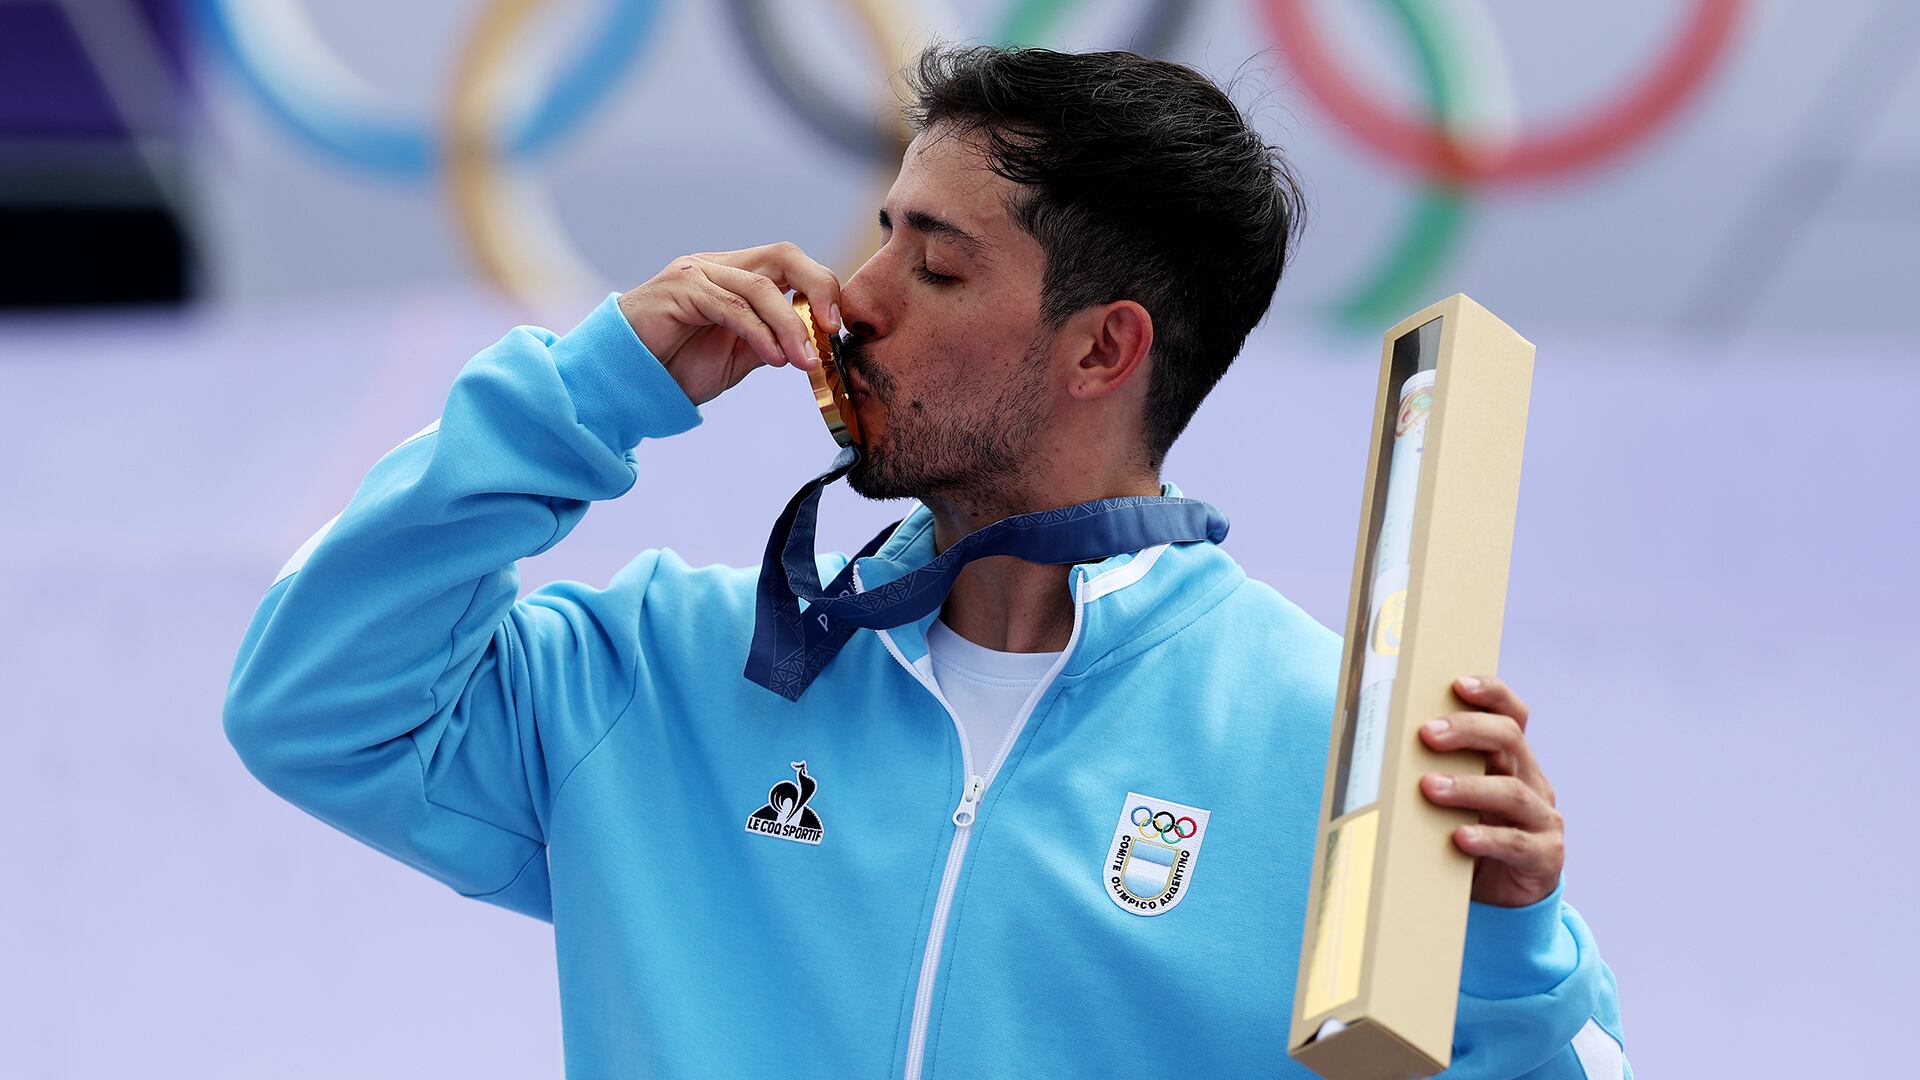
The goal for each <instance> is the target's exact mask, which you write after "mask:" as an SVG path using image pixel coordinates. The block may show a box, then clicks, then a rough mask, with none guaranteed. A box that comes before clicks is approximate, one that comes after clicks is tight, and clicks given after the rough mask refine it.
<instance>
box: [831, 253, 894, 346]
mask: <svg viewBox="0 0 1920 1080" xmlns="http://www.w3.org/2000/svg"><path fill="white" fill-rule="evenodd" d="M884 252H885V249H884V248H882V249H881V250H880V251H876V252H874V253H873V254H872V255H870V256H868V257H867V261H866V262H865V263H864V264H862V265H861V267H860V269H858V270H856V271H854V274H853V276H852V277H850V278H848V279H847V280H846V281H845V282H844V283H842V284H841V286H840V322H841V324H842V325H844V326H845V327H846V328H847V332H848V333H850V334H852V335H853V336H854V337H857V338H860V339H861V340H863V341H871V340H873V339H874V338H880V337H885V336H886V335H887V333H888V332H890V331H891V330H892V329H893V309H894V306H895V303H896V302H895V300H894V299H893V298H892V297H891V296H889V295H887V293H886V290H885V289H884V288H882V287H881V284H880V283H881V281H882V280H883V275H884V270H885V266H886V260H885V257H884Z"/></svg>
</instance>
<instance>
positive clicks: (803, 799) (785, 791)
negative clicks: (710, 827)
mask: <svg viewBox="0 0 1920 1080" xmlns="http://www.w3.org/2000/svg"><path fill="white" fill-rule="evenodd" d="M787 767H788V768H790V769H792V770H793V779H791V780H782V781H780V782H779V783H777V784H775V785H773V787H772V788H771V789H769V790H768V791H767V804H766V805H765V806H762V807H761V808H760V809H758V810H755V811H754V812H753V813H752V814H751V815H750V816H748V818H747V831H748V832H750V833H759V834H761V835H762V836H771V837H774V838H776V839H780V840H791V841H793V842H794V843H796V844H818V843H819V842H820V837H821V835H822V833H823V830H822V829H821V827H820V815H819V814H817V813H815V812H814V810H813V807H811V806H809V805H807V804H808V803H810V802H812V801H813V793H814V792H815V791H817V790H819V787H820V782H819V781H818V780H815V779H814V778H813V777H811V776H808V775H807V763H806V762H804V761H790V762H788V763H787Z"/></svg>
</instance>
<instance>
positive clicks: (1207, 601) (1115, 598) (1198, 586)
mask: <svg viewBox="0 0 1920 1080" xmlns="http://www.w3.org/2000/svg"><path fill="white" fill-rule="evenodd" d="M1160 492H1161V494H1162V495H1169V496H1178V495H1180V489H1179V488H1178V487H1176V486H1174V485H1173V484H1172V483H1168V482H1162V484H1161V485H1160ZM934 555H935V551H934V546H933V512H932V511H931V510H929V509H928V508H927V506H926V504H925V503H921V504H919V505H917V506H915V507H914V509H913V512H912V513H909V514H908V515H907V516H906V518H905V519H904V520H902V521H901V522H900V524H899V525H897V526H895V527H894V530H893V532H892V533H891V534H890V535H889V536H888V537H887V540H886V542H885V543H884V544H882V545H881V547H880V550H879V551H877V552H875V553H874V554H873V555H870V556H868V557H866V558H864V559H858V560H856V561H855V565H854V578H855V581H856V582H857V583H858V587H859V588H860V590H861V591H866V590H870V589H875V588H878V587H879V586H881V585H885V584H887V583H888V582H891V581H895V580H897V579H899V578H901V577H903V576H905V575H906V574H907V573H908V572H909V571H911V570H914V569H916V568H918V567H920V566H924V565H926V564H927V563H929V562H931V561H932V560H933V557H934ZM1245 578H1246V572H1245V571H1243V570H1242V569H1241V568H1240V566H1239V564H1237V563H1235V562H1234V561H1233V557H1232V556H1230V555H1228V554H1227V553H1226V552H1224V551H1222V550H1220V548H1219V546H1218V545H1216V544H1212V543H1209V542H1207V541H1205V540H1195V541H1189V542H1183V543H1176V544H1156V545H1154V546H1153V547H1149V548H1144V549H1142V550H1140V551H1137V552H1123V553H1121V554H1118V555H1113V556H1109V557H1108V558H1105V559H1099V560H1096V561H1094V562H1086V563H1078V564H1076V565H1075V566H1074V567H1073V570H1072V571H1071V572H1070V573H1069V574H1068V576H1067V589H1068V591H1069V593H1070V594H1077V595H1078V597H1079V599H1080V602H1081V603H1082V604H1084V608H1083V610H1082V611H1081V613H1080V629H1079V633H1078V635H1077V636H1076V638H1075V639H1074V640H1073V641H1072V642H1070V643H1069V645H1068V648H1069V650H1070V651H1071V655H1070V656H1068V658H1067V664H1066V667H1064V668H1062V669H1061V672H1060V675H1061V677H1062V678H1075V677H1077V676H1080V675H1084V674H1086V673H1087V672H1089V671H1090V670H1092V669H1093V668H1094V666H1095V665H1097V664H1099V663H1101V662H1102V661H1104V660H1109V659H1111V661H1112V662H1113V663H1119V662H1120V661H1122V660H1125V659H1127V658H1128V657H1131V656H1134V655H1137V654H1138V653H1139V652H1141V651H1143V650H1145V649H1147V648H1150V647H1151V646H1153V645H1155V644H1157V643H1158V642H1160V641H1163V640H1165V639H1166V638H1167V637H1169V636H1171V635H1172V634H1173V633H1175V632H1177V631H1178V630H1179V629H1180V628H1181V627H1184V626H1185V625H1187V624H1188V623H1189V622H1191V621H1192V620H1193V619H1194V618H1197V617H1198V616H1199V614H1200V613H1201V612H1204V611H1205V610H1206V609H1207V608H1210V607H1212V606H1213V605H1214V604H1216V603H1218V602H1219V601H1220V599H1221V598H1223V597H1224V596H1225V595H1226V594H1227V593H1228V592H1230V591H1231V590H1232V589H1233V588H1234V587H1235V586H1237V585H1238V584H1239V583H1240V582H1241V581H1242V580H1244V579H1245ZM938 617H939V611H938V610H937V609H936V610H935V611H934V612H933V613H931V614H929V615H927V616H925V617H923V618H921V619H920V620H919V621H917V622H914V623H909V624H907V625H904V626H897V627H894V628H893V629H892V630H885V631H877V632H878V633H883V634H886V635H888V636H889V637H890V638H891V639H892V641H893V643H894V646H895V647H896V648H897V649H898V650H899V651H900V653H901V656H902V658H903V659H904V660H906V662H907V663H909V664H912V665H913V666H914V667H915V668H926V667H927V666H928V664H929V661H928V659H927V628H928V627H930V626H932V625H933V620H934V619H936V618H938Z"/></svg>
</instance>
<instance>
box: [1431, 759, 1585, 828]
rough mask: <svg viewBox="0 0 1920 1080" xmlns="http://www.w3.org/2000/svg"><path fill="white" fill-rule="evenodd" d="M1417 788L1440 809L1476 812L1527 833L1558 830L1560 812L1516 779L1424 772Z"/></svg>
mask: <svg viewBox="0 0 1920 1080" xmlns="http://www.w3.org/2000/svg"><path fill="white" fill-rule="evenodd" d="M1420 789H1421V790H1422V791H1423V792H1425V793H1426V796H1427V798H1428V800H1430V801H1432V802H1434V803H1437V804H1439V805H1441V806H1451V807H1456V808H1458V809H1462V810H1477V811H1479V812H1480V813H1481V814H1482V815H1489V816H1492V817H1494V818H1497V819H1499V820H1500V821H1501V822H1503V823H1507V824H1512V825H1517V826H1519V827H1520V828H1522V829H1527V830H1529V831H1533V832H1542V831H1551V830H1558V829H1560V828H1561V821H1560V812H1559V811H1558V810H1555V809H1554V808H1553V807H1552V806H1550V805H1548V804H1547V801H1546V800H1545V799H1543V798H1541V796H1540V793H1539V792H1538V791H1535V790H1534V789H1533V788H1532V787H1530V786H1528V785H1527V784H1526V783H1524V782H1523V781H1521V780H1520V779H1519V778H1518V777H1514V776H1448V775H1446V774H1444V773H1428V774H1427V775H1426V776H1424V777H1421V779H1420Z"/></svg>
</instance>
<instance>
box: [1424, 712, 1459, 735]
mask: <svg viewBox="0 0 1920 1080" xmlns="http://www.w3.org/2000/svg"><path fill="white" fill-rule="evenodd" d="M1421 726H1422V727H1424V728H1426V729H1427V733H1428V734H1430V735H1438V734H1440V733H1441V732H1444V731H1446V730H1447V729H1448V728H1450V727H1452V726H1453V725H1452V724H1450V723H1448V722H1447V718H1446V717H1444V716H1436V717H1434V718H1433V719H1432V720H1429V721H1427V722H1426V723H1425V724H1422V725H1421Z"/></svg>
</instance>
